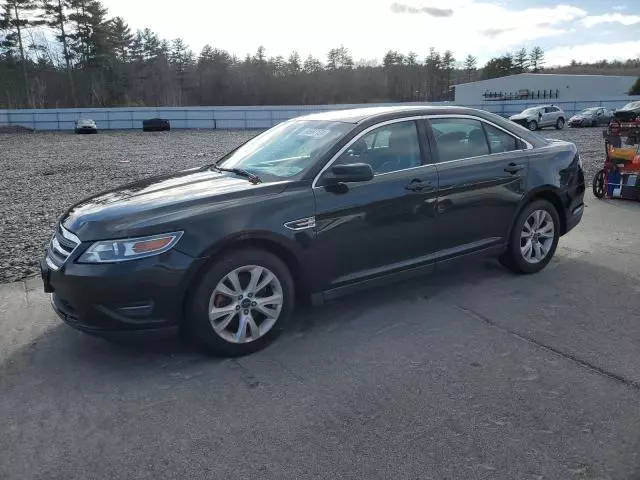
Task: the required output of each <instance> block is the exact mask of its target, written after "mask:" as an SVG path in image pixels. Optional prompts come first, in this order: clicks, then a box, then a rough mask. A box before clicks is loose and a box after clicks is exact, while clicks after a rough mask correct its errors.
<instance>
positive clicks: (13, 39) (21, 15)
mask: <svg viewBox="0 0 640 480" xmlns="http://www.w3.org/2000/svg"><path fill="white" fill-rule="evenodd" d="M36 8H37V5H36V3H35V1H34V0H5V5H4V17H3V25H4V28H5V29H6V30H7V31H8V32H9V33H8V34H7V35H5V39H4V41H3V42H2V46H3V47H4V48H5V49H7V50H8V51H9V55H12V53H11V52H12V50H14V49H15V48H16V47H17V50H18V55H19V57H20V67H21V69H22V80H23V81H24V89H25V100H26V103H27V104H29V105H31V107H32V108H34V107H35V103H34V100H33V95H32V93H31V87H30V84H29V74H28V71H27V60H28V58H27V54H26V49H25V46H24V41H23V34H24V32H23V30H25V29H26V28H28V27H29V26H30V25H32V24H33V19H29V13H30V12H32V11H33V10H35V9H36Z"/></svg>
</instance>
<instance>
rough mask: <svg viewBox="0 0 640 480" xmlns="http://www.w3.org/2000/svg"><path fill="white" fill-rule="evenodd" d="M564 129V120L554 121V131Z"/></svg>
mask: <svg viewBox="0 0 640 480" xmlns="http://www.w3.org/2000/svg"><path fill="white" fill-rule="evenodd" d="M563 128H564V118H562V117H560V118H559V119H558V120H557V121H556V130H562V129H563Z"/></svg>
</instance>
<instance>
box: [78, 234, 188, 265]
mask: <svg viewBox="0 0 640 480" xmlns="http://www.w3.org/2000/svg"><path fill="white" fill-rule="evenodd" d="M183 233H184V232H173V233H163V234H161V235H151V236H149V237H138V238H124V239H122V240H102V241H100V242H95V243H94V244H93V245H91V246H90V247H89V248H88V249H87V251H86V252H84V253H83V254H82V255H81V256H80V258H79V259H78V263H115V262H126V261H128V260H137V259H139V258H145V257H151V256H153V255H160V254H161V253H164V252H166V251H168V250H170V249H171V248H173V247H174V246H175V244H176V243H178V240H180V237H182V234H183Z"/></svg>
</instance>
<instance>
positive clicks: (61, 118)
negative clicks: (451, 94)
mask: <svg viewBox="0 0 640 480" xmlns="http://www.w3.org/2000/svg"><path fill="white" fill-rule="evenodd" d="M634 99H635V100H640V97H623V98H619V99H609V100H585V101H583V102H550V101H549V103H553V104H554V105H557V106H559V107H560V108H562V109H563V110H564V111H565V112H566V113H567V114H568V115H573V114H574V113H576V112H578V111H580V110H582V109H583V108H587V107H591V106H604V107H607V108H611V109H614V108H620V107H621V106H623V105H624V104H626V103H628V102H630V101H633V100H634ZM543 103H545V101H542V100H523V101H517V102H513V101H509V102H505V101H497V102H485V103H482V104H478V105H461V106H467V107H472V108H480V109H483V110H488V111H490V112H493V113H497V114H499V115H503V116H509V115H513V114H515V113H518V112H521V111H522V110H523V109H525V108H527V107H529V106H532V105H539V104H543ZM383 105H384V106H389V105H455V103H453V102H440V103H410V104H407V103H403V104H394V103H384V104H372V103H368V104H351V105H346V104H341V105H282V106H269V105H267V106H252V107H138V108H135V107H122V108H67V109H33V110H0V126H2V125H13V126H23V127H26V128H30V129H34V130H73V128H74V126H75V121H76V120H78V119H80V118H91V119H93V120H95V121H96V123H97V125H98V128H99V129H101V130H117V129H142V121H143V120H145V119H149V118H155V117H160V118H166V119H168V120H169V121H170V122H171V128H177V129H181V128H190V129H198V128H201V129H214V128H218V129H250V128H269V127H271V126H273V125H276V124H278V123H280V122H282V121H284V120H288V119H290V118H294V117H298V116H301V115H306V114H308V113H313V112H322V111H327V110H339V109H346V108H358V107H373V106H383Z"/></svg>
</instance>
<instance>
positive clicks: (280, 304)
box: [187, 249, 294, 357]
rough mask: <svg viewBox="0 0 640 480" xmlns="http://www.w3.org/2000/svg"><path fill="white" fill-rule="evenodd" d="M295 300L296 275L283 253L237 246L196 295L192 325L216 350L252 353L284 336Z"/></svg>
mask: <svg viewBox="0 0 640 480" xmlns="http://www.w3.org/2000/svg"><path fill="white" fill-rule="evenodd" d="M293 305H294V284H293V279H292V277H291V273H290V272H289V269H288V268H287V266H286V265H285V264H284V263H283V262H282V261H281V260H280V259H279V258H278V257H276V256H275V255H273V254H271V253H269V252H267V251H265V250H257V249H242V250H236V251H231V252H229V253H226V254H225V255H224V258H222V259H221V260H220V261H218V262H217V263H215V264H213V265H212V266H211V268H210V269H209V271H208V272H207V273H206V274H205V275H204V276H203V277H202V279H201V280H200V282H199V284H198V285H197V287H196V289H195V291H194V292H193V294H192V295H191V299H190V302H189V304H188V308H187V330H188V331H189V333H190V334H191V336H192V337H193V338H194V339H195V340H196V341H198V342H199V343H201V344H203V345H204V346H205V347H206V348H207V350H209V351H210V352H211V353H213V354H214V355H218V356H224V357H236V356H241V355H247V354H249V353H253V352H256V351H258V350H261V349H263V348H265V347H266V346H267V345H269V344H270V343H271V342H273V341H274V340H275V339H276V338H277V337H278V335H279V334H280V332H281V330H282V327H283V326H284V323H285V322H286V320H287V319H288V317H289V316H290V314H291V311H292V310H293Z"/></svg>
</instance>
